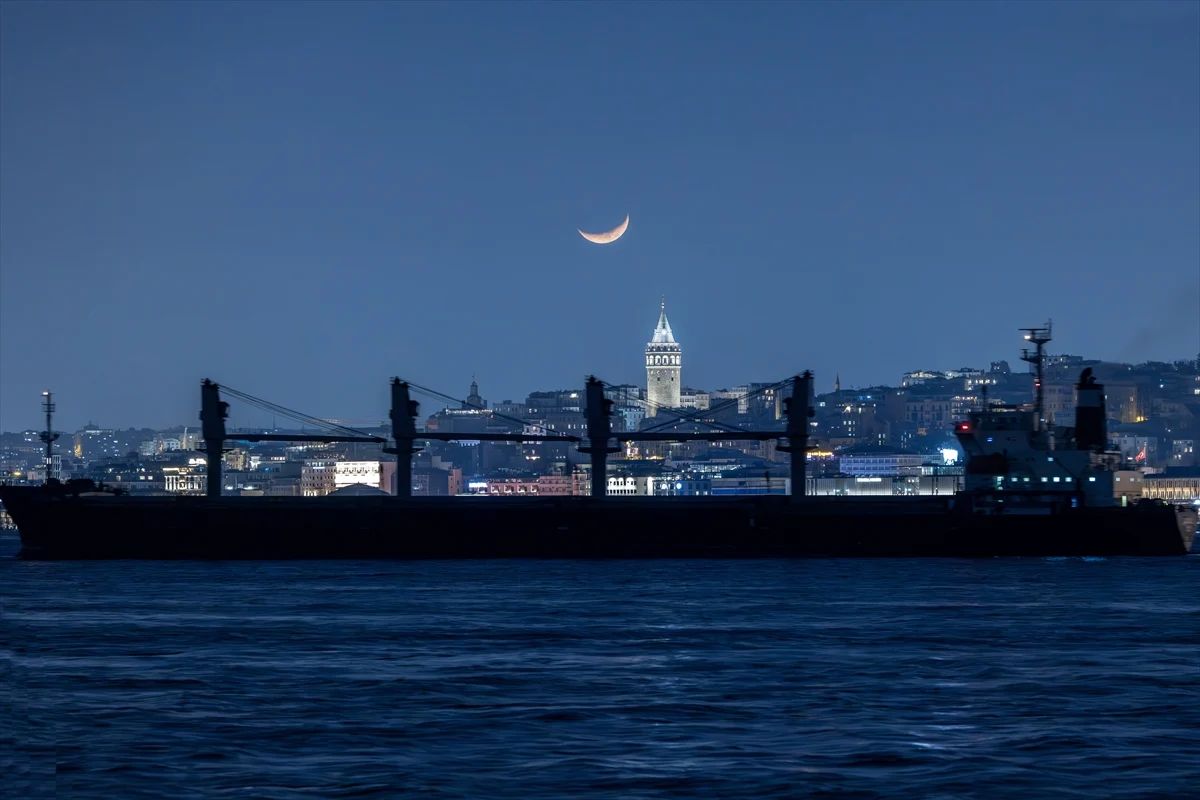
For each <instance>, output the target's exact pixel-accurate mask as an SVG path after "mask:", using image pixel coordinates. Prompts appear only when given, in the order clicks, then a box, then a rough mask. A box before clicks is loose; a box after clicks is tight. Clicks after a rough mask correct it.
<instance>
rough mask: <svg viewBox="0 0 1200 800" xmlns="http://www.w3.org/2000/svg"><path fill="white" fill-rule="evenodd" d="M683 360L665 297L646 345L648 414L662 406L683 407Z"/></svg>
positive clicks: (651, 414) (655, 411)
mask: <svg viewBox="0 0 1200 800" xmlns="http://www.w3.org/2000/svg"><path fill="white" fill-rule="evenodd" d="M682 361H683V353H682V352H681V351H680V349H679V343H678V342H676V341H675V337H674V336H673V335H672V334H671V323H669V322H667V301H666V298H663V303H662V311H661V312H660V313H659V315H658V326H657V327H656V328H655V329H654V336H653V337H651V339H650V341H649V343H648V344H647V345H646V399H647V400H648V401H649V402H648V403H647V408H646V416H650V417H653V416H654V415H655V414H656V413H658V410H659V409H660V408H679V386H680V384H679V370H680V366H681V363H682Z"/></svg>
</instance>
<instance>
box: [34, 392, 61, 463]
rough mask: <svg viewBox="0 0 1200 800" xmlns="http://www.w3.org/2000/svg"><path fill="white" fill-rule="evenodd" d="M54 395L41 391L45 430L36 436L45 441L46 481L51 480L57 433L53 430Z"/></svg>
mask: <svg viewBox="0 0 1200 800" xmlns="http://www.w3.org/2000/svg"><path fill="white" fill-rule="evenodd" d="M54 408H55V406H54V395H52V394H51V393H50V392H42V411H45V412H46V430H44V431H42V433H41V436H39V437H38V438H39V439H41V440H42V441H43V442H45V443H46V483H49V482H50V480H51V475H53V474H54V473H53V470H52V469H51V467H52V465H53V464H54V441H55V440H56V439H58V434H57V433H55V432H54Z"/></svg>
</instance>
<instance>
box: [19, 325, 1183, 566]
mask: <svg viewBox="0 0 1200 800" xmlns="http://www.w3.org/2000/svg"><path fill="white" fill-rule="evenodd" d="M1026 330H1029V331H1031V332H1032V333H1031V335H1027V336H1026V338H1027V339H1031V341H1033V342H1034V343H1035V344H1036V345H1037V351H1036V355H1035V356H1032V357H1030V358H1028V359H1027V360H1030V361H1032V362H1033V363H1035V364H1036V367H1037V376H1036V380H1035V387H1036V395H1037V399H1036V402H1035V403H1034V404H1033V406H1032V407H1026V406H1007V405H995V404H989V403H987V402H986V400H985V403H984V405H983V406H982V407H981V408H979V409H978V410H977V411H976V412H973V413H971V414H969V415H968V416H967V418H966V419H964V420H962V421H960V422H958V423H957V424H956V425H955V436H956V437H957V439H958V441H959V442H960V444H961V446H962V449H963V451H964V455H965V472H966V478H965V486H964V488H963V490H962V491H960V492H958V493H956V494H954V495H953V496H948V497H947V496H943V497H894V498H893V497H878V498H836V497H833V498H830V497H809V496H807V495H806V486H807V481H806V461H807V449H808V420H809V418H810V417H811V416H812V413H813V412H812V408H811V405H810V401H809V400H808V398H811V396H812V394H811V393H812V387H811V383H812V377H811V374H810V373H807V372H806V373H804V374H803V375H800V376H796V377H794V378H793V379H792V380H791V384H792V392H791V398H790V399H788V400H785V404H784V412H785V417H786V422H787V425H786V429H785V430H783V431H741V430H739V431H736V432H735V433H731V432H730V431H729V430H724V431H719V432H714V433H711V434H710V433H696V432H688V433H673V432H646V431H641V432H629V433H617V432H613V431H612V430H611V427H610V424H609V417H610V414H611V405H612V403H611V401H609V400H607V399H606V398H605V395H604V388H605V387H604V385H603V384H602V383H601V382H600V381H597V380H596V379H594V378H591V379H589V380H588V384H587V391H586V398H587V399H586V412H587V413H586V416H587V435H586V437H585V438H577V437H569V436H563V435H561V434H558V433H554V432H547V433H546V434H545V435H534V434H478V433H472V434H467V435H464V436H462V437H455V436H453V435H452V434H444V433H437V432H429V431H418V430H417V428H416V424H415V420H416V416H417V404H416V403H415V402H414V401H412V400H411V399H410V398H409V386H408V384H407V383H405V382H403V381H400V380H399V379H393V381H392V412H391V422H392V436H391V442H390V443H389V444H391V445H393V446H392V447H390V448H389V449H387V450H386V452H391V453H394V454H396V455H397V470H396V483H395V487H394V494H393V495H389V496H376V497H370V496H351V497H223V496H221V469H220V465H221V461H222V455H221V454H222V452H223V447H224V443H225V442H226V441H228V440H238V441H273V440H295V437H294V436H291V435H272V434H256V435H244V434H239V435H229V434H227V433H226V431H225V425H224V420H225V418H226V416H227V405H226V404H225V403H224V402H222V401H221V399H220V391H221V387H220V386H218V385H217V384H215V383H213V382H211V381H205V382H204V384H203V386H202V390H201V409H202V410H201V415H200V417H201V421H202V423H203V428H204V446H205V449H206V451H207V454H208V464H209V465H210V468H209V470H208V475H207V481H208V485H207V488H208V494H207V496H204V497H183V496H180V497H146V496H134V495H128V494H121V493H118V492H113V491H108V490H106V489H105V488H104V487H103V486H96V485H94V484H92V483H91V482H90V481H69V482H67V483H65V484H63V483H59V482H57V481H52V480H51V481H47V484H46V485H44V486H0V502H2V503H3V505H4V507H5V508H6V509H7V511H8V513H9V514H10V515H11V517H12V519H13V521H14V522H15V524H16V526H17V529H18V532H19V534H20V537H21V552H20V556H21V557H22V558H31V559H139V558H140V559H180V558H182V559H295V558H305V559H373V558H387V559H495V558H796V557H838V556H884V557H900V556H917V557H935V556H940V557H976V558H978V557H998V556H1010V557H1011V556H1025V557H1043V556H1179V555H1186V554H1187V553H1188V552H1189V551H1190V550H1191V548H1192V545H1193V543H1194V540H1195V536H1196V525H1197V512H1196V509H1194V508H1187V507H1177V506H1173V505H1169V504H1165V503H1162V502H1156V501H1146V500H1141V501H1135V502H1133V503H1128V502H1127V501H1128V498H1129V495H1128V494H1127V493H1125V492H1123V491H1122V490H1121V488H1120V487H1119V486H1118V484H1121V482H1122V481H1125V482H1126V483H1124V486H1129V485H1130V483H1129V482H1133V481H1137V480H1138V479H1139V476H1140V473H1139V472H1137V471H1136V470H1133V469H1124V468H1123V467H1124V466H1125V465H1124V464H1123V463H1122V460H1121V456H1120V454H1117V453H1112V452H1108V451H1107V449H1106V446H1107V431H1106V422H1105V408H1104V391H1103V387H1102V386H1101V385H1100V384H1099V383H1097V382H1096V381H1095V379H1094V378H1093V377H1092V375H1091V371H1090V370H1086V369H1085V370H1084V371H1083V373H1082V374H1081V376H1080V380H1079V383H1078V384H1077V386H1076V390H1077V408H1076V425H1075V426H1074V427H1073V428H1064V427H1057V426H1055V425H1053V424H1052V423H1048V422H1047V420H1046V419H1045V416H1044V413H1043V407H1044V406H1043V402H1042V369H1043V363H1044V352H1043V349H1042V347H1043V344H1044V342H1045V341H1049V336H1048V330H1045V331H1043V329H1026ZM1039 337H1041V338H1039ZM51 430H52V428H51V425H50V424H49V420H47V433H46V435H45V437H44V438H45V440H46V442H47V444H46V447H47V458H48V460H49V455H50V452H51V447H52V442H53V433H51ZM307 438H309V439H311V440H322V441H350V440H354V438H353V437H326V436H313V437H307ZM454 438H470V439H481V438H484V439H496V440H509V441H513V440H516V441H531V440H548V439H555V440H557V439H564V438H565V439H568V440H570V441H573V442H576V443H578V445H579V449H580V450H581V451H582V452H584V453H587V454H590V456H591V464H592V473H591V474H592V475H594V476H596V475H599V476H603V475H605V474H606V459H607V456H608V454H610V453H612V452H615V451H616V448H615V447H614V446H613V444H614V443H615V442H619V441H639V440H640V441H665V440H678V439H731V438H737V439H750V438H758V439H770V438H774V439H780V440H783V441H784V442H785V443H784V444H781V445H780V446H779V449H780V450H781V451H784V452H788V453H790V456H791V474H792V483H791V485H792V487H793V492H792V494H791V495H790V496H785V497H778V496H775V497H746V498H729V497H687V498H684V497H640V498H633V497H609V496H606V494H605V485H606V482H605V481H604V480H593V481H592V487H591V495H590V496H588V497H557V498H489V499H488V500H480V501H466V500H462V499H456V498H432V497H431V498H424V497H412V496H411V467H412V463H411V455H412V453H413V452H415V450H414V445H415V444H416V443H418V442H420V441H422V440H432V439H440V440H449V439H454Z"/></svg>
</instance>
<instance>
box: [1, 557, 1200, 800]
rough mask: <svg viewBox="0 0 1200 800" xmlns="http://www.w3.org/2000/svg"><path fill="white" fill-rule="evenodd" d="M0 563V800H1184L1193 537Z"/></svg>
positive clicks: (1198, 697)
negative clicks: (958, 553)
mask: <svg viewBox="0 0 1200 800" xmlns="http://www.w3.org/2000/svg"><path fill="white" fill-rule="evenodd" d="M0 544H3V545H4V548H5V550H4V553H3V555H4V556H8V557H4V558H0V601H2V606H0V641H2V643H3V659H2V660H0V669H2V670H3V672H2V673H0V678H2V683H0V685H2V686H3V689H4V703H3V704H2V708H3V710H2V711H0V714H2V715H3V716H0V795H3V796H4V797H12V798H26V797H30V798H32V797H79V798H137V797H147V798H150V797H153V798H163V797H169V798H192V797H195V798H209V797H229V798H243V797H247V798H248V797H255V798H297V799H298V798H314V797H322V798H324V797H447V798H451V797H479V798H567V797H572V798H573V797H581V798H641V797H837V798H871V797H887V798H892V797H914V798H917V797H919V798H1008V797H1012V798H1021V799H1022V800H1029V799H1030V798H1058V797H1063V798H1067V797H1070V798H1149V797H1161V798H1187V797H1200V557H1197V556H1189V557H1181V558H1148V559H1108V560H1105V559H987V560H954V559H927V560H891V559H888V560H848V559H846V560H844V559H830V560H802V561H727V562H722V561H593V562H589V561H493V562H475V563H470V562H428V563H422V562H280V563H255V562H217V563H194V562H174V563H167V562H95V563H82V562H71V563H45V562H26V561H20V560H16V559H13V558H11V554H12V552H13V551H14V550H15V541H14V540H13V539H12V537H9V538H8V539H5V540H4V541H3V542H0Z"/></svg>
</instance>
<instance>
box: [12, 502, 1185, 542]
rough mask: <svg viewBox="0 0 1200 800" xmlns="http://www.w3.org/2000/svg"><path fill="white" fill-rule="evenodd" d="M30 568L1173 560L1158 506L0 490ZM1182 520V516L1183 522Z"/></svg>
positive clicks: (1171, 520)
mask: <svg viewBox="0 0 1200 800" xmlns="http://www.w3.org/2000/svg"><path fill="white" fill-rule="evenodd" d="M0 500H2V501H3V503H4V505H5V507H6V508H7V509H8V511H9V513H10V514H11V515H12V517H13V520H14V522H15V523H16V525H17V529H18V531H19V533H20V536H21V543H22V550H21V556H22V557H23V558H37V559H128V558H144V559H178V558H185V559H292V558H309V559H336V558H350V559H370V558H392V559H437V558H447V559H473V558H795V557H820V556H891V557H899V556H924V557H930V556H954V557H989V556H1122V555H1130V556H1168V555H1184V554H1186V553H1187V552H1188V550H1189V549H1190V547H1191V545H1192V541H1193V538H1194V536H1195V529H1196V520H1195V516H1196V515H1195V512H1189V511H1182V510H1178V509H1174V508H1172V507H1169V506H1153V507H1149V508H1131V509H1122V508H1107V509H1069V510H1065V511H1062V512H1060V513H1054V514H1027V515H1026V514H1021V515H1016V514H1014V515H1008V514H1000V515H995V514H971V513H964V512H963V511H962V510H961V508H959V509H956V508H954V503H953V501H951V500H950V499H949V498H941V499H939V498H880V499H875V500H857V499H856V500H850V499H822V498H812V499H807V500H805V501H804V502H802V503H799V504H795V505H792V504H789V503H787V502H786V499H784V498H759V499H756V500H743V501H730V500H726V499H717V498H698V499H690V498H687V499H685V498H661V499H659V498H629V499H623V498H609V499H605V500H592V499H590V498H575V497H571V498H560V499H548V498H539V499H528V500H519V499H512V500H510V499H507V498H481V499H461V498H444V499H436V498H427V499H426V498H417V499H412V500H405V501H398V500H396V499H395V498H389V497H378V498H374V497H373V498H219V499H208V498H187V497H180V498H174V497H129V496H87V495H84V496H71V495H61V494H53V493H50V492H44V491H41V490H39V489H35V488H27V487H0ZM1189 515H1190V516H1189Z"/></svg>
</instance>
